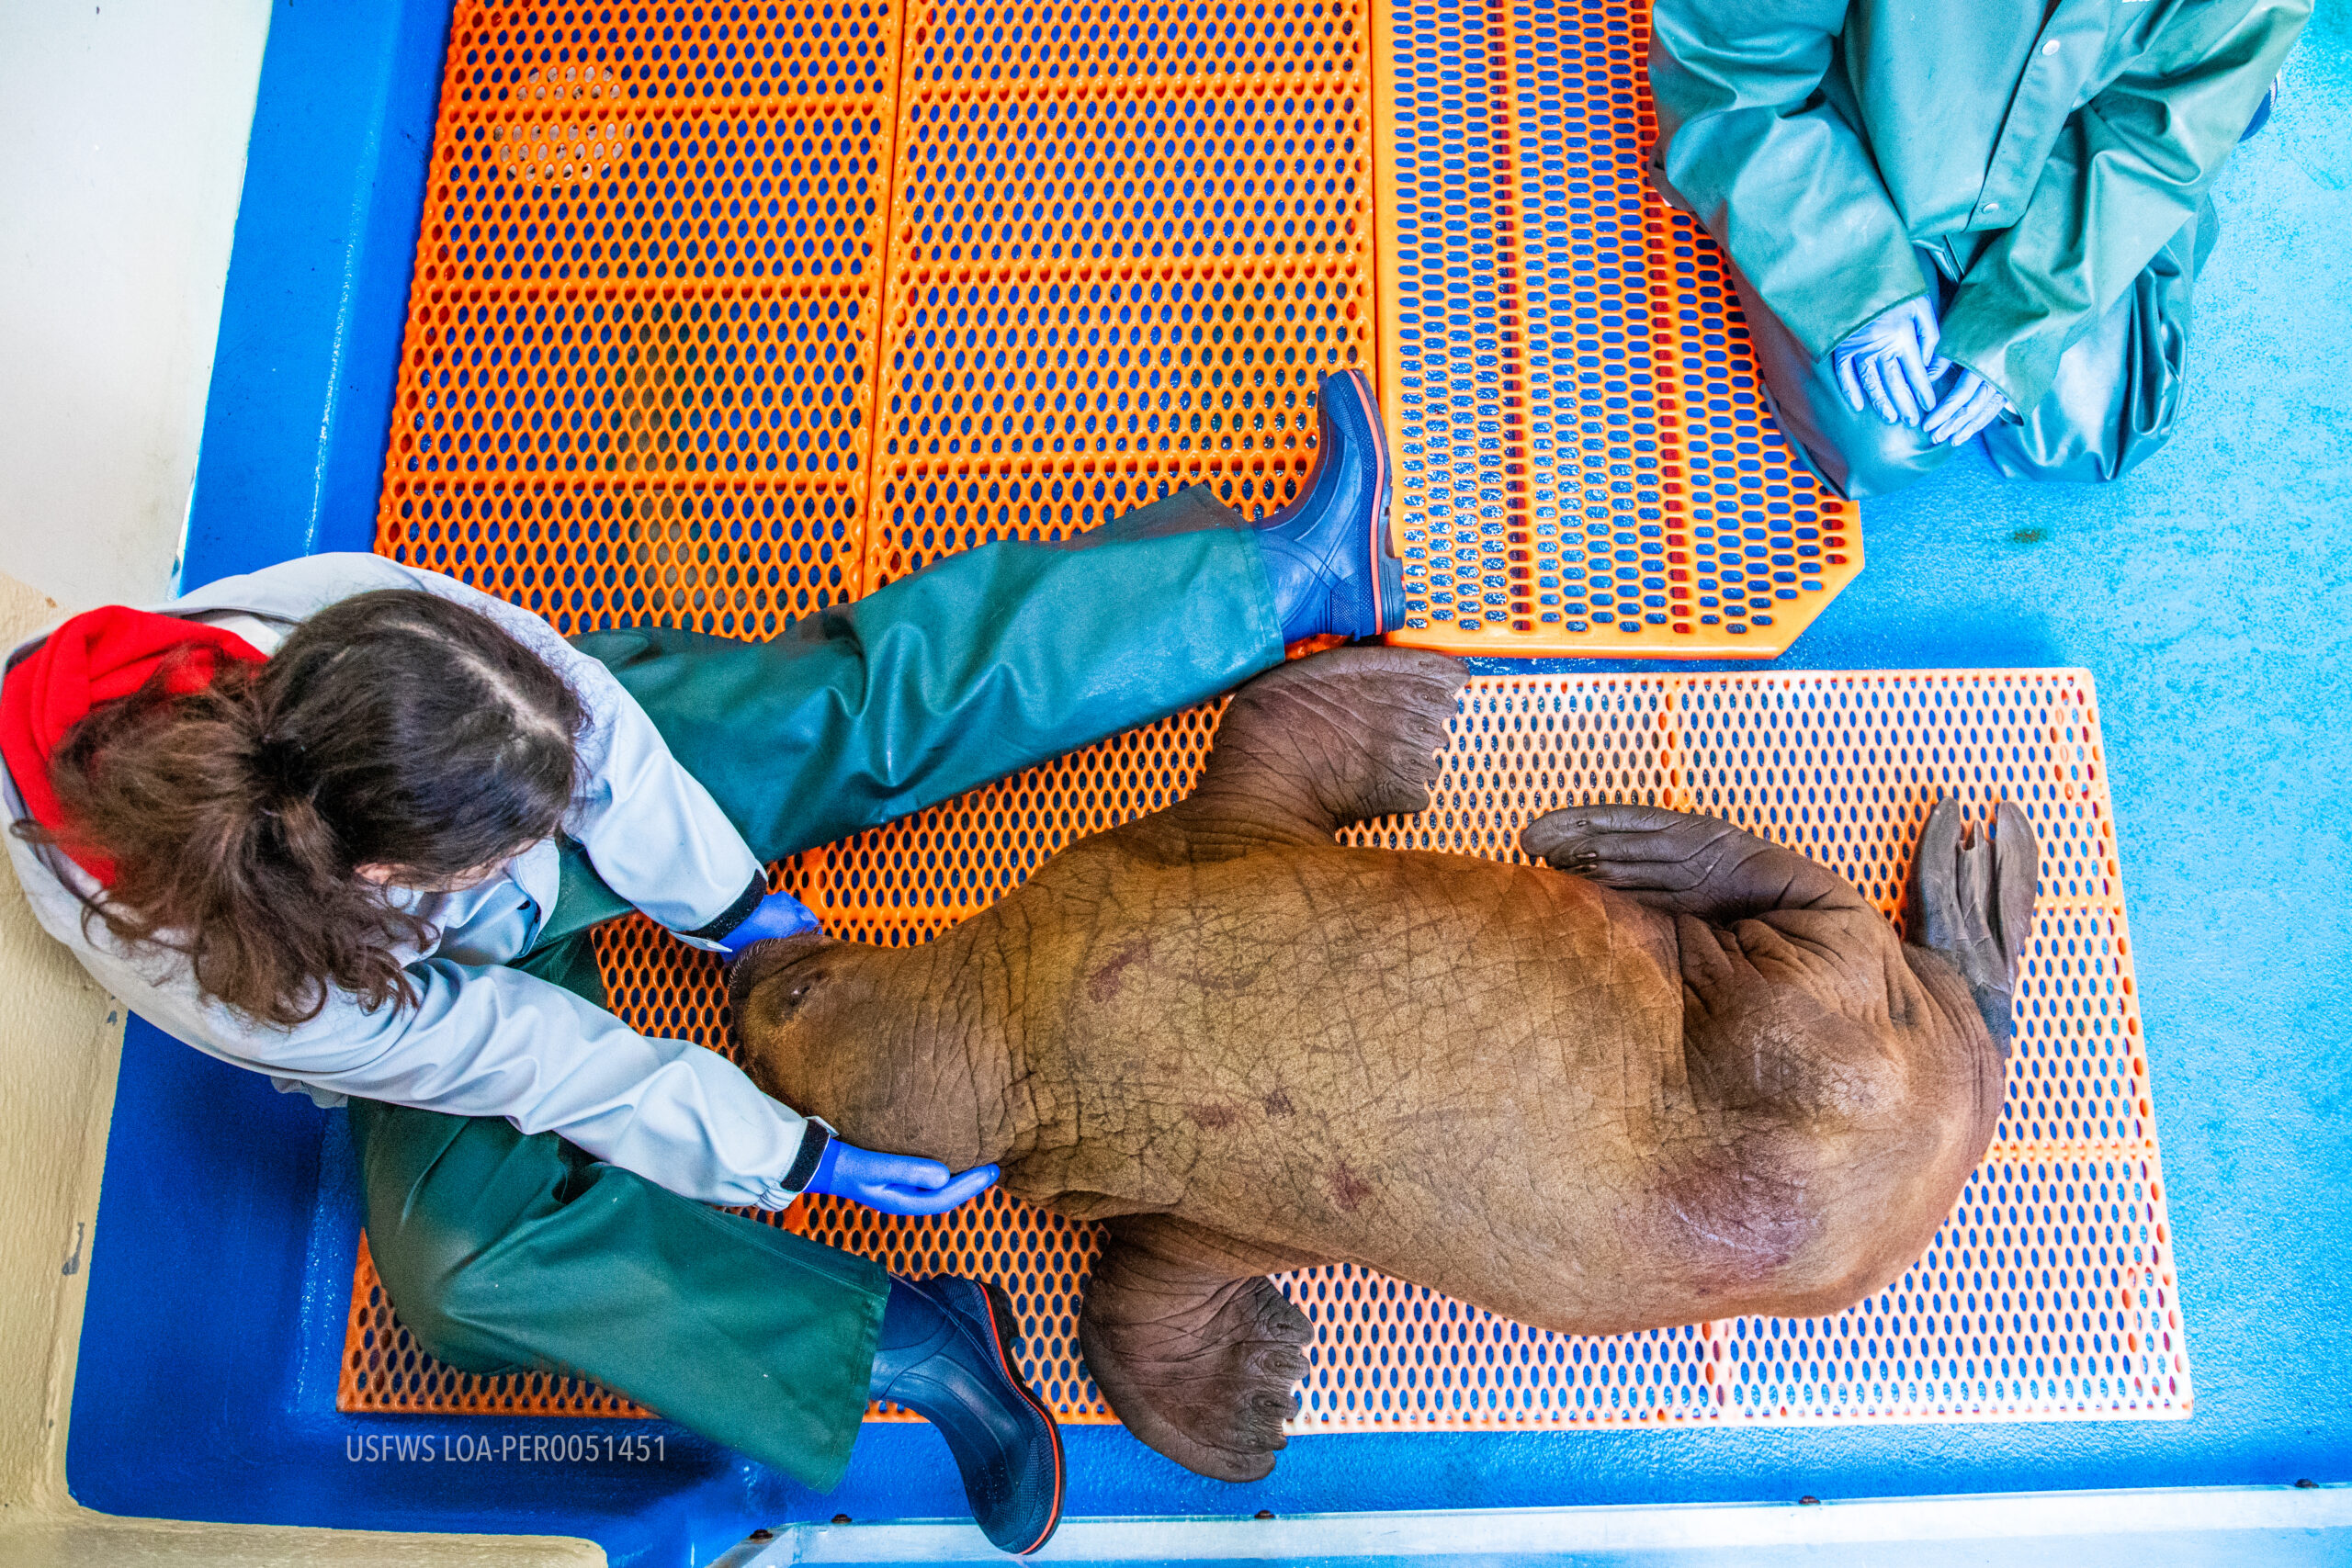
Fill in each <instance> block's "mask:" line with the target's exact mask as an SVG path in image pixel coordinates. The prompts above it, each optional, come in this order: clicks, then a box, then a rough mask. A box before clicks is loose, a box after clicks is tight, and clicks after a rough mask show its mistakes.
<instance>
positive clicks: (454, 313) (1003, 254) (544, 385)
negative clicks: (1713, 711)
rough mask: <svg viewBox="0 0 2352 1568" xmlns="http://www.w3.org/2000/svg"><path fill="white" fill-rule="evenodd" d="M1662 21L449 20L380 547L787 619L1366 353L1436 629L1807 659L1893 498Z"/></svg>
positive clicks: (723, 621)
mask: <svg viewBox="0 0 2352 1568" xmlns="http://www.w3.org/2000/svg"><path fill="white" fill-rule="evenodd" d="M1646 30H1647V29H1646V22H1645V13H1644V11H1643V8H1642V7H1641V6H1624V5H1614V4H1611V3H1609V0H1542V3H1535V4H1528V5H1515V6H1510V7H1502V6H1492V7H1489V6H1468V5H1466V4H1464V0H1444V3H1442V4H1437V3H1419V0H1259V3H1255V4H1250V5H1237V4H1233V3H1231V0H1175V3H1171V4H1164V5H1144V4H1116V5H1110V6H1069V5H1033V4H1025V3H1024V4H1019V5H1015V4H1012V3H1011V0H910V3H908V4H906V5H904V6H900V5H899V4H895V3H891V0H791V3H789V4H780V5H752V4H721V3H711V4H674V5H654V6H643V5H637V6H606V5H592V4H561V3H558V0H503V3H502V0H462V3H460V4H459V5H458V7H457V11H456V16H455V17H454V20H453V23H452V30H451V35H450V45H449V53H448V58H447V68H446V74H445V79H444V85H443V91H442V96H441V107H440V120H439V125H438V129H437V131H436V134H435V143H434V150H433V159H432V165H431V170H430V174H429V176H428V186H427V197H426V202H425V211H424V224H423V229H422V231H421V233H420V235H419V240H418V247H417V256H416V269H415V276H414V283H413V296H412V299H411V302H410V323H409V334H408V339H407V343H406V345H405V350H404V354H403V357H402V361H401V380H400V389H399V393H398V399H397V402H396V405H395V412H394V419H393V429H392V436H391V443H390V455H389V460H388V464H387V470H386V476H385V490H384V496H383V505H382V513H381V521H382V526H383V540H384V544H385V546H386V547H388V548H391V549H393V550H396V551H397V552H399V553H401V554H402V555H404V556H405V557H407V558H411V559H415V560H419V561H423V562H425V563H428V564H432V565H436V566H442V567H447V568H450V569H452V570H461V571H475V572H479V573H481V574H483V575H484V577H485V578H486V579H487V580H491V581H495V582H496V583H497V584H498V586H499V587H500V588H501V590H502V591H503V592H511V593H514V594H515V596H516V597H517V598H520V599H522V600H523V601H525V602H526V603H528V604H531V605H532V606H533V607H534V608H537V609H540V610H542V611H543V612H545V613H547V614H548V615H550V617H551V618H552V619H555V620H556V621H557V622H558V623H559V624H560V625H562V626H566V628H567V629H571V628H574V627H582V626H601V625H609V624H612V623H613V622H615V621H616V620H629V619H639V618H650V619H658V620H664V621H669V622H672V623H690V624H692V625H694V626H696V627H697V628H698V629H702V630H707V631H717V632H722V633H737V634H745V635H758V634H763V633H765V632H768V631H772V630H773V629H774V628H775V626H776V625H777V624H778V623H779V621H780V620H781V619H782V618H786V617H788V616H790V615H794V614H797V613H800V612H803V611H806V610H809V609H812V608H816V607H819V606H820V605H822V604H825V603H827V602H829V601H831V600H833V599H836V598H840V597H843V596H852V597H854V596H855V595H856V594H857V593H859V592H864V591H865V590H866V589H870V588H872V587H874V586H876V585H877V584H879V583H881V582H883V581H888V579H890V578H891V577H893V576H895V575H899V574H901V573H903V572H905V571H908V570H913V569H914V568H915V567H917V566H918V565H920V564H921V563H922V561H924V560H928V559H931V558H934V557H936V556H937V555H938V554H940V553H942V552H944V551H946V550H951V549H956V548H963V547H969V546H971V545H973V544H975V543H978V542H979V541H981V540H983V539H986V538H989V537H992V536H1001V535H1004V534H1027V535H1040V534H1059V533H1065V532H1068V531H1070V530H1074V529H1077V528H1080V527H1083V526H1086V525H1089V524H1091V523H1092V522H1096V521H1100V520H1101V519H1102V518H1103V517H1104V516H1107V515H1114V514H1115V513H1118V512H1121V511H1124V510H1125V509H1127V508H1128V507H1130V506H1132V505H1135V504H1136V503H1138V502H1143V501H1148V500H1150V499H1153V498H1154V497H1156V496H1159V495H1161V494H1165V493H1167V492H1168V491H1170V490H1173V489H1175V488H1179V487H1181V486H1182V485H1185V484H1190V483H1194V482H1206V483H1209V484H1211V485H1213V486H1215V487H1216V490H1217V491H1218V492H1219V493H1220V494H1221V495H1223V496H1224V497H1225V498H1226V499H1227V501H1228V502H1231V503H1232V504H1234V505H1235V506H1237V507H1238V508H1240V509H1241V510H1243V511H1244V512H1251V513H1254V512H1256V511H1258V510H1260V509H1261V508H1263V507H1265V506H1267V505H1271V504H1277V503H1279V502H1281V501H1282V500H1283V499H1284V498H1286V497H1287V496H1288V495H1290V494H1291V493H1293V492H1294V491H1295V486H1296V483H1297V481H1298V479H1300V478H1301V477H1302V476H1303V475H1304V474H1305V473H1306V469H1307V468H1309V466H1310V465H1311V463H1312V460H1313V448H1314V428H1315V419H1314V412H1313V407H1312V398H1313V392H1314V389H1315V388H1316V386H1317V383H1318V381H1319V380H1320V378H1322V377H1323V376H1324V375H1326V374H1328V373H1329V372H1331V371H1333V370H1338V369H1343V368H1347V367H1363V368H1365V369H1366V370H1368V371H1369V372H1371V373H1372V375H1373V376H1374V379H1375V381H1376V382H1377V383H1378V385H1379V388H1380V390H1381V393H1382V398H1383V401H1384V404H1385V408H1386V410H1387V417H1388V423H1389V429H1390V434H1391V439H1392V441H1393V443H1394V444H1395V446H1396V448H1397V453H1396V457H1397V462H1396V468H1395V474H1396V479H1397V505H1396V510H1395V513H1394V518H1393V525H1394V527H1395V529H1396V531H1397V541H1398V547H1399V549H1400V551H1401V552H1402V554H1403V557H1404V559H1405V567H1406V578H1407V585H1408V601H1407V603H1408V615H1409V623H1408V627H1407V629H1406V630H1405V631H1404V632H1402V633H1400V634H1399V636H1400V637H1401V638H1402V639H1403V640H1407V641H1412V642H1417V643H1421V644H1425V645H1427V646H1430V647H1438V648H1446V649H1455V650H1457V651H1482V652H1490V653H1527V654H1535V653H1568V652H1576V653H1601V654H1615V655H1633V656H1641V655H1668V656H1676V657H1697V656H1713V657H1724V656H1730V657H1744V656H1757V657H1762V656H1769V655H1771V654H1774V653H1777V652H1779V651H1781V649H1785V648H1786V647H1787V646H1788V644H1789V643H1790V641H1791V640H1792V638H1793V637H1795V636H1796V634H1797V633H1798V632H1799V631H1801V630H1802V629H1803V628H1804V626H1805V625H1806V624H1807V623H1808V622H1810V620H1811V619H1812V617H1813V616H1814V615H1815V613H1817V612H1818V610H1819V609H1820V607H1821V606H1822V605H1823V604H1826V603H1827V601H1828V600H1829V598H1831V597H1833V596H1834V595H1835V594H1836V593H1837V592H1838V589H1839V588H1840V587H1841V586H1842V585H1843V584H1844V583H1845V582H1846V581H1849V580H1850V579H1851V578H1852V576H1853V575H1854V573H1855V572H1856V571H1858V570H1860V564H1861V540H1860V531H1859V525H1858V520H1857V519H1856V517H1855V515H1854V513H1853V509H1852V508H1851V507H1850V506H1849V505H1848V504H1847V503H1846V502H1841V501H1838V500H1837V499H1836V498H1835V497H1832V496H1829V495H1827V494H1826V493H1825V492H1824V491H1822V490H1821V488H1820V487H1819V486H1818V485H1816V484H1815V480H1814V479H1813V477H1812V476H1811V475H1810V474H1809V473H1807V472H1806V471H1805V470H1804V467H1803V465H1802V464H1800V463H1796V462H1794V461H1792V457H1791V454H1790V450H1789V447H1788V446H1787V444H1786V443H1785V442H1784V441H1782V440H1781V437H1780V435H1779V434H1778V433H1777V431H1776V430H1775V428H1774V427H1773V425H1772V423H1771V421H1770V417H1769V415H1768V414H1767V412H1765V411H1764V409H1763V407H1762V405H1761V403H1760V401H1759V397H1760V394H1759V392H1758V381H1757V378H1756V373H1755V367H1754V363H1753V355H1752V354H1751V353H1750V351H1749V347H1748V341H1747V332H1746V329H1745V327H1744V326H1743V325H1742V324H1741V322H1740V319H1739V312H1738V309H1737V306H1736V302H1735V301H1734V300H1733V299H1732V297H1731V293H1730V290H1729V287H1728V284H1727V282H1726V277H1725V274H1724V267H1723V265H1722V259H1721V256H1720V254H1718V253H1717V252H1716V250H1715V249H1714V247H1713V243H1711V242H1710V241H1709V240H1708V239H1707V238H1706V237H1705V235H1704V234H1703V233H1702V232H1701V231H1699V230H1697V229H1696V228H1695V227H1694V226H1693V225H1692V224H1691V221H1690V220H1688V219H1687V218H1684V217H1682V216H1681V215H1679V214H1677V213H1673V212H1670V211H1668V209H1665V208H1664V207H1663V206H1662V205H1661V204H1660V203H1659V202H1658V200H1657V197H1656V196H1655V195H1654V194H1653V193H1651V192H1650V191H1649V189H1648V187H1647V186H1646V184H1645V181H1644V179H1643V177H1642V175H1641V164H1642V160H1643V157H1644V156H1645V152H1646V150H1647V148H1648V146H1649V144H1650V142H1651V141H1652V140H1653V139H1654V137H1655V134H1656V118H1655V116H1654V115H1653V114H1651V113H1650V111H1649V109H1648V107H1647V99H1646V93H1645V89H1644V87H1643V85H1642V84H1641V81H1640V78H1639V74H1638V72H1637V70H1636V62H1638V61H1639V60H1640V59H1641V57H1642V53H1643V51H1644V50H1645V48H1646V41H1645V39H1646Z"/></svg>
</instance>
